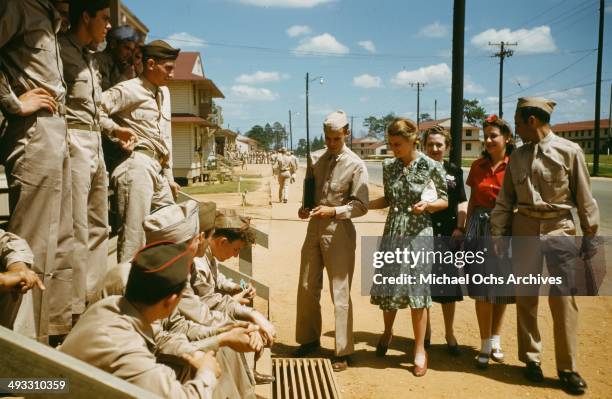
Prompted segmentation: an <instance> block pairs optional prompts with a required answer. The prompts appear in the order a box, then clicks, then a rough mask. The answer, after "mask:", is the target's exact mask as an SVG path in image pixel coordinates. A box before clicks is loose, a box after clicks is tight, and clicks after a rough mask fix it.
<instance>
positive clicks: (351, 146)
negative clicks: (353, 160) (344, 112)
mask: <svg viewBox="0 0 612 399" xmlns="http://www.w3.org/2000/svg"><path fill="white" fill-rule="evenodd" d="M353 118H354V116H353V115H351V138H350V140H351V143H350V149H351V151H352V150H353Z"/></svg>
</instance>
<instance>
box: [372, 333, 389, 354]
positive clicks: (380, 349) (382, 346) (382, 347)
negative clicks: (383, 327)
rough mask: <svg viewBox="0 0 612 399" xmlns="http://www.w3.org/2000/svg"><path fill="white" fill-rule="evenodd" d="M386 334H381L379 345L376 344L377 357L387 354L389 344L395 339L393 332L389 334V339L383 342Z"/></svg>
mask: <svg viewBox="0 0 612 399" xmlns="http://www.w3.org/2000/svg"><path fill="white" fill-rule="evenodd" d="M384 336H385V334H382V335H381V336H380V339H379V340H378V345H376V356H377V357H383V356H385V354H386V353H387V349H389V345H390V344H391V340H392V339H393V333H391V334H390V335H389V339H388V340H387V342H383V337H384Z"/></svg>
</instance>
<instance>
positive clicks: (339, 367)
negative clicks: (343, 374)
mask: <svg viewBox="0 0 612 399" xmlns="http://www.w3.org/2000/svg"><path fill="white" fill-rule="evenodd" d="M348 360H349V358H348V356H337V357H334V358H333V359H332V369H334V371H335V372H340V371H344V370H346V369H347V368H348Z"/></svg>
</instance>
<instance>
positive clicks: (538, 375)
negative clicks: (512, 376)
mask: <svg viewBox="0 0 612 399" xmlns="http://www.w3.org/2000/svg"><path fill="white" fill-rule="evenodd" d="M525 378H527V379H528V380H529V381H531V382H542V381H544V374H543V373H542V368H541V367H540V363H538V362H527V366H526V367H525Z"/></svg>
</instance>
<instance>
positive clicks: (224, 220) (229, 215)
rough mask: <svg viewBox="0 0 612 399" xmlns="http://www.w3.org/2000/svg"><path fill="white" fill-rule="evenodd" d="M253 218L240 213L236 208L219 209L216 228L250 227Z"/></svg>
mask: <svg viewBox="0 0 612 399" xmlns="http://www.w3.org/2000/svg"><path fill="white" fill-rule="evenodd" d="M250 224H251V220H250V219H248V218H245V217H242V216H240V215H238V212H236V210H234V209H224V210H222V211H217V216H216V217H215V229H217V230H218V229H248V228H249V226H250Z"/></svg>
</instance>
